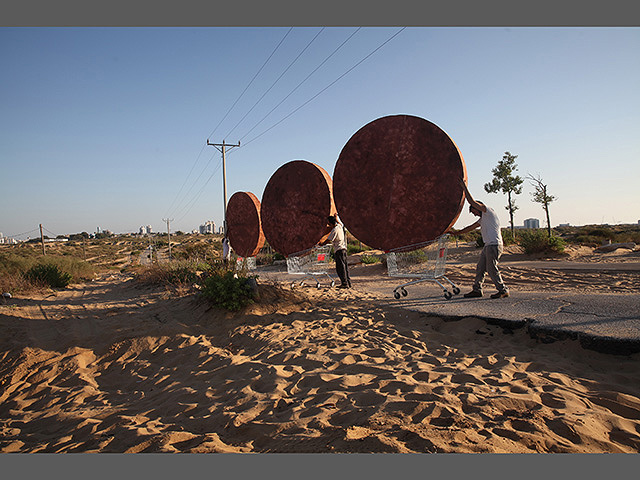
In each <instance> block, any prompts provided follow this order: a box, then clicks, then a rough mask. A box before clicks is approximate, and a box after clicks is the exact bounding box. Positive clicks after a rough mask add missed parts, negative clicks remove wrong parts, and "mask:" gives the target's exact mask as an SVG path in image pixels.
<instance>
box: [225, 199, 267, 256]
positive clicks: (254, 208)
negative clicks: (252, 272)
mask: <svg viewBox="0 0 640 480" xmlns="http://www.w3.org/2000/svg"><path fill="white" fill-rule="evenodd" d="M227 235H228V237H229V243H230V244H231V248H233V250H234V251H235V252H236V253H237V254H238V255H240V256H241V257H253V256H254V255H256V254H257V253H258V251H259V250H260V249H261V248H262V246H263V245H264V233H263V232H262V226H261V223H260V201H259V200H258V197H256V196H255V195H254V194H253V193H251V192H236V193H234V194H233V195H231V198H230V199H229V203H228V204H227Z"/></svg>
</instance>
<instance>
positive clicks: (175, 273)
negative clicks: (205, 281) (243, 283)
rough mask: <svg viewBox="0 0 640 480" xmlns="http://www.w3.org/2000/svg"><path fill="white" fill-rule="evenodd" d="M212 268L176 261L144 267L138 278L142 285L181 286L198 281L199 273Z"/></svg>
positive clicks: (201, 264) (202, 264) (198, 263)
mask: <svg viewBox="0 0 640 480" xmlns="http://www.w3.org/2000/svg"><path fill="white" fill-rule="evenodd" d="M210 268H211V266H210V265H209V264H207V263H202V262H189V261H176V262H170V263H160V264H158V263H155V264H152V265H149V266H145V267H142V268H141V269H140V270H139V271H138V272H137V273H136V278H137V279H138V280H139V281H140V282H142V283H148V284H152V285H167V284H169V285H174V286H181V285H185V284H193V283H196V282H197V281H198V272H202V271H207V270H209V269H210Z"/></svg>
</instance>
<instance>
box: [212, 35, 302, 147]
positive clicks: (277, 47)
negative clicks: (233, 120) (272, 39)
mask: <svg viewBox="0 0 640 480" xmlns="http://www.w3.org/2000/svg"><path fill="white" fill-rule="evenodd" d="M292 30H293V27H291V28H290V29H289V30H287V33H285V34H284V37H282V40H280V43H278V45H276V48H274V49H273V52H271V55H269V57H268V58H267V59H266V60H265V61H264V63H263V64H262V66H261V67H260V68H259V69H258V71H257V72H256V74H255V75H254V76H253V78H252V79H251V81H250V82H249V84H248V85H247V86H246V87H245V89H244V90H243V91H242V93H241V94H240V96H239V97H238V98H237V99H236V101H235V102H233V105H231V107H230V108H229V110H228V111H227V113H225V114H224V117H222V120H220V122H218V125H216V128H214V129H213V132H211V134H210V135H209V137H212V136H213V134H214V133H215V132H216V130H218V127H219V126H220V125H221V124H222V122H224V120H225V119H226V118H227V116H228V115H229V113H230V112H231V110H233V108H234V107H235V106H236V104H237V103H238V102H239V101H240V99H241V98H242V97H243V96H244V94H245V93H246V92H247V90H248V89H249V87H250V86H251V84H252V83H253V82H254V80H255V79H256V78H257V77H258V75H259V74H260V72H262V70H263V69H264V67H265V66H266V65H267V63H269V60H271V58H272V57H273V56H274V55H275V53H276V52H277V51H278V49H279V48H280V46H281V45H282V43H283V42H284V41H285V39H286V38H287V37H288V36H289V34H290V33H291V31H292Z"/></svg>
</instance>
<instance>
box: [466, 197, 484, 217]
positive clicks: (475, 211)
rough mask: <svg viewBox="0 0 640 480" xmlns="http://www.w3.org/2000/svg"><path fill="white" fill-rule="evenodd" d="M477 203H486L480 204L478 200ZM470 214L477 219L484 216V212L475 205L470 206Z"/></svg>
mask: <svg viewBox="0 0 640 480" xmlns="http://www.w3.org/2000/svg"><path fill="white" fill-rule="evenodd" d="M476 203H479V204H480V205H484V203H482V202H479V201H478V200H476ZM469 213H472V214H473V215H475V216H476V217H481V216H482V211H481V210H478V209H477V208H475V207H474V206H473V205H469Z"/></svg>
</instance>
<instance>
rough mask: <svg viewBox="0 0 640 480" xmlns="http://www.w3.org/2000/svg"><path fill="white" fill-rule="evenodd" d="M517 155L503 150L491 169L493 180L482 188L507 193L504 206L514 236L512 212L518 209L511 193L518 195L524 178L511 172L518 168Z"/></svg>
mask: <svg viewBox="0 0 640 480" xmlns="http://www.w3.org/2000/svg"><path fill="white" fill-rule="evenodd" d="M516 158H518V156H517V155H511V153H509V152H504V155H503V156H502V160H500V161H499V162H498V166H497V167H496V168H494V169H493V170H491V173H493V180H492V181H491V182H489V183H485V184H484V189H485V191H486V192H487V193H497V192H500V191H501V192H502V193H506V194H507V200H508V203H507V206H506V207H505V208H506V209H507V210H508V211H509V219H510V220H509V222H510V224H511V236H512V237H514V238H515V235H514V233H513V214H514V212H515V211H516V210H517V209H518V206H517V205H516V200H515V198H512V197H511V195H512V194H513V195H520V194H521V193H522V183H523V182H524V180H523V179H522V178H520V177H519V176H518V175H514V174H513V173H514V172H515V171H516V170H517V169H518V166H517V165H516Z"/></svg>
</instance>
